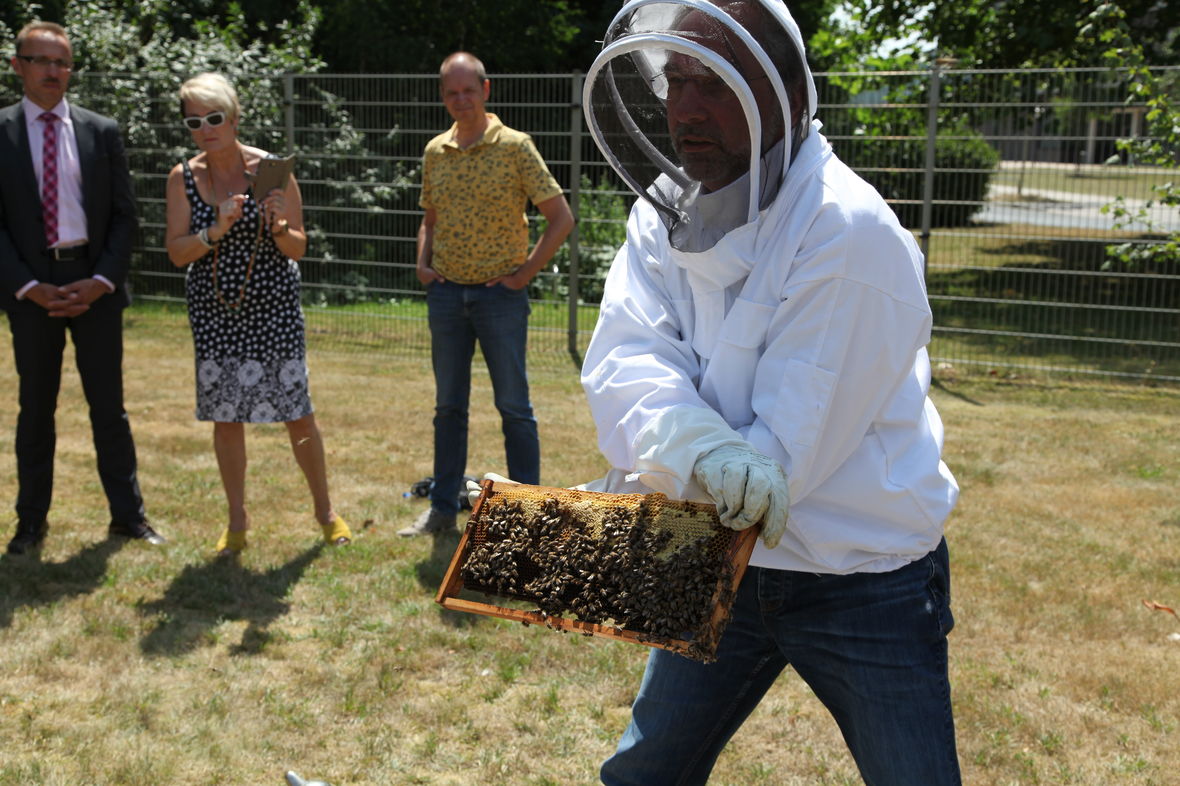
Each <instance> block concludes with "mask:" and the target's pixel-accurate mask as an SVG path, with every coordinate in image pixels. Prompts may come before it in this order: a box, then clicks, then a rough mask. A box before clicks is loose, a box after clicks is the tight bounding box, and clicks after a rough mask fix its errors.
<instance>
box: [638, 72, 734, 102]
mask: <svg viewBox="0 0 1180 786" xmlns="http://www.w3.org/2000/svg"><path fill="white" fill-rule="evenodd" d="M689 84H691V85H692V86H693V87H695V88H696V91H697V93H698V94H699V95H700V96H701V98H703V99H705V100H706V101H713V102H720V101H725V100H726V99H730V98H733V97H734V93H733V90H731V89H730V87H729V85H727V84H726V83H725V82H724V81H723V80H722V79H721V78H720V77H718V76H715V75H713V73H712V72H708V73H707V74H699V75H692V76H686V75H684V74H682V73H679V72H675V71H665V72H664V73H662V74H656V75H655V76H654V77H653V78H652V79H651V80H649V85H650V86H651V89H652V92H653V93H655V94H656V97H657V98H659V99H661V100H671V101H678V100H679V99H680V95H681V94H682V93H683V92H684V89H685V88H686V87H687V86H688V85H689Z"/></svg>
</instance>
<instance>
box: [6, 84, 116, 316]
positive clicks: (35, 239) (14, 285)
mask: <svg viewBox="0 0 1180 786" xmlns="http://www.w3.org/2000/svg"><path fill="white" fill-rule="evenodd" d="M70 120H71V121H73V124H74V135H75V137H76V138H77V141H78V160H79V162H80V164H81V167H82V204H83V206H84V208H85V210H86V233H87V235H88V237H89V241H90V248H89V252H90V253H89V263H90V273H91V275H93V274H95V273H97V274H99V275H102V276H105V277H106V278H107V279H108V280H109V281H110V282H111V283H112V284H114V285H115V287H116V290H115V292H114V293H113V294H112V295H104V296H103V297H114V298H116V299H118V300H119V301H120V303H121V304H122V305H126V304H127V303H128V302H130V299H129V297H128V293H127V286H126V284H127V269H128V267H129V265H130V262H131V243H132V240H133V238H134V235H135V228H136V217H135V194H134V191H133V189H132V185H131V173H130V172H129V171H128V169H127V156H126V154H125V153H124V150H123V137H122V135H121V134H120V133H119V126H118V124H116V123H115V121H114V120H111V119H110V118H109V117H104V116H102V115H99V114H96V113H94V112H90V111H87V110H85V109H82V108H80V107H77V106H74V105H73V104H70ZM0 171H2V172H3V173H4V174H3V175H2V176H0V308H3V309H4V310H5V311H8V310H10V309H12V308H14V307H15V306H16V305H17V300H16V295H15V293H16V291H17V290H19V289H20V288H21V287H23V286H24V285H25V284H27V283H29V281H31V280H33V279H37V280H39V281H48V280H49V278H50V274H49V261H48V260H47V259H46V258H45V256H44V255H43V251H44V249H45V223H44V219H43V218H42V215H41V196H40V191H39V190H38V188H37V174H36V171H35V170H34V169H33V158H32V155H31V154H30V152H29V133H28V130H27V129H26V127H25V114H24V111H23V110H22V108H21V104H19V103H17V104H13V105H12V106H9V107H5V108H4V109H0Z"/></svg>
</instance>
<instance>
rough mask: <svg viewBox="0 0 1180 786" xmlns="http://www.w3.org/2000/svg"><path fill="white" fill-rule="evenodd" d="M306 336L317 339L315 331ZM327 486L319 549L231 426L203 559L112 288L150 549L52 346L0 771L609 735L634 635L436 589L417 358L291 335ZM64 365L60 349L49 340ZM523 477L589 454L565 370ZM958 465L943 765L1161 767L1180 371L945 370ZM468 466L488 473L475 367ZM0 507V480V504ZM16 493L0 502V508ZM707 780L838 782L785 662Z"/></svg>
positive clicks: (7, 436) (1152, 777) (345, 773)
mask: <svg viewBox="0 0 1180 786" xmlns="http://www.w3.org/2000/svg"><path fill="white" fill-rule="evenodd" d="M314 346H315V344H313V347H314ZM310 364H311V368H312V378H311V382H312V393H313V398H314V401H315V403H316V407H317V413H318V414H317V417H318V418H319V421H320V425H321V428H322V429H323V431H324V435H325V440H326V444H327V448H328V452H329V462H330V463H329V468H330V473H331V481H332V486H333V497H334V499H335V501H336V504H337V505H338V507H339V509H340V510H341V511H342V513H343V514H344V515H345V516H346V517H347V518H348V519H349V521H350V522H351V523H352V525H353V528H354V531H355V532H356V533H357V539H356V542H355V543H354V545H352V546H351V547H349V548H348V549H341V550H330V549H322V548H320V547H319V546H318V542H317V536H318V530H317V529H316V527H315V526H314V523H313V521H312V518H311V513H310V499H309V497H308V494H307V491H306V488H305V487H304V485H303V482H302V479H301V477H300V476H299V473H298V470H297V468H296V467H295V464H294V462H293V460H292V458H291V455H290V449H289V446H288V444H287V439H286V434H285V430H284V429H282V428H281V427H258V428H252V429H250V430H249V432H248V447H249V451H250V457H251V465H250V470H249V473H250V474H249V499H250V505H251V510H252V515H253V520H254V526H255V531H254V533H253V535H252V537H251V546H250V548H249V549H248V550H247V551H246V552H245V554H244V556H243V558H242V560H241V562H240V564H236V565H235V564H233V563H226V562H217V561H212V560H210V558H209V556H210V552H211V550H212V547H213V544H214V541H215V540H216V538H217V535H218V532H219V530H220V528H221V527H222V526H224V499H223V497H222V492H221V485H220V481H219V479H218V476H217V468H216V462H215V461H214V459H213V455H212V450H211V440H210V429H209V426H208V425H207V424H198V423H195V422H194V421H193V419H192V408H193V391H192V360H191V344H190V341H189V337H188V333H187V328H186V326H185V325H184V324H183V319H182V318H180V319H178V318H177V317H175V316H161V315H153V314H145V313H140V312H131V313H130V314H129V318H128V330H127V360H126V374H125V376H126V380H127V388H128V392H127V403H128V409H129V412H130V416H131V420H132V427H133V429H134V431H135V434H136V440H137V445H138V448H139V454H140V463H141V482H142V484H143V488H144V493H145V497H146V500H147V505H148V510H149V513H150V515H151V516H152V518H153V520H154V521H155V522H156V523H157V524H159V527H160V529H161V530H162V531H163V532H164V533H165V534H166V535H167V536H168V537H169V543H168V545H167V546H165V547H163V548H160V549H152V548H147V547H144V546H141V545H140V544H126V545H124V546H122V547H120V546H119V545H118V544H112V543H108V542H107V541H106V540H105V526H106V522H107V516H106V512H105V504H104V502H103V499H102V494H101V490H100V489H99V487H98V484H97V479H96V477H95V472H94V468H93V452H92V448H91V445H90V436H89V426H88V423H87V421H86V416H85V407H84V404H83V402H82V400H81V395H80V392H79V389H78V385H77V379H76V375H75V374H74V373H73V371H72V368H71V369H69V370H68V371H67V374H66V383H65V385H64V389H63V391H62V402H61V405H60V407H59V456H58V464H57V466H58V481H57V492H56V495H55V502H54V509H53V511H52V512H51V515H50V521H51V523H52V529H51V531H50V535H49V540H48V543H47V546H46V548H45V551H44V554H43V556H42V559H41V561H40V562H37V561H29V560H23V561H21V560H10V559H8V558H7V557H5V558H0V739H2V740H4V741H5V744H4V745H3V746H0V785H2V786H6V785H8V784H14V785H15V784H20V785H21V786H26V785H27V784H79V783H103V784H106V783H118V784H133V785H139V784H143V785H144V786H147V785H148V784H151V785H152V786H158V784H173V783H176V784H179V783H190V782H196V783H249V784H268V783H273V784H276V786H277V785H278V784H279V783H281V782H282V774H283V772H284V771H285V770H287V769H294V770H296V771H298V772H300V773H301V774H303V775H304V776H305V777H313V776H314V777H318V778H324V779H326V780H328V781H331V782H332V783H333V784H336V786H344V784H395V783H396V784H403V783H405V784H413V783H417V784H471V783H480V782H486V783H505V784H562V785H563V786H564V785H565V784H580V783H592V782H594V781H595V779H596V773H597V767H598V764H599V762H600V761H601V760H602V759H603V758H604V757H606V756H607V755H609V753H610V752H611V751H612V750H613V748H614V745H615V742H616V740H617V738H618V735H619V734H620V733H621V731H622V729H623V726H624V725H625V724H626V721H627V718H628V707H629V704H630V701H631V698H632V695H633V692H634V690H635V688H636V687H637V685H638V682H639V677H640V674H641V672H642V668H643V660H644V656H645V650H644V649H643V648H641V647H638V646H630V645H623V644H620V643H617V642H609V641H603V640H598V639H585V638H582V637H580V636H572V637H571V636H569V635H568V634H567V635H560V634H557V633H553V632H551V631H545V630H539V629H537V628H535V627H533V628H527V629H526V628H523V627H521V626H519V625H512V624H510V623H506V622H502V621H496V620H491V619H486V618H480V617H474V616H471V615H461V614H456V613H451V612H446V611H444V610H442V609H441V608H439V607H438V606H437V605H436V604H435V603H434V602H433V598H434V593H435V591H436V590H437V587H438V583H439V581H440V580H441V577H442V573H443V571H444V569H445V567H446V564H447V563H448V562H449V560H450V557H451V552H452V550H453V548H454V545H455V542H456V540H455V538H442V539H440V540H439V541H431V540H422V539H415V540H412V541H406V540H403V539H400V538H397V537H396V536H395V535H394V531H395V530H396V529H397V528H399V527H401V526H404V525H405V524H406V523H408V522H409V521H410V520H411V519H412V518H413V517H414V516H415V515H416V514H417V513H418V512H419V511H420V510H422V509H423V507H424V506H425V502H424V501H423V500H419V499H406V498H404V497H403V496H402V493H403V492H404V491H406V490H408V488H409V486H410V484H411V483H412V482H414V481H416V480H418V479H419V478H421V477H423V476H425V475H428V474H430V473H431V416H432V408H433V395H434V394H433V382H432V379H431V376H430V371H429V363H428V360H427V359H426V358H424V357H412V358H404V357H401V358H399V357H393V356H388V355H384V354H378V353H373V352H366V353H354V354H348V353H344V352H331V353H326V352H319V351H313V353H312V355H311V357H310ZM68 365H72V364H71V363H68ZM532 384H533V390H534V399H535V404H536V407H537V413H538V418H539V420H540V423H541V428H542V449H543V453H544V457H543V460H544V467H543V482H546V483H551V484H554V485H568V484H573V483H575V482H579V481H582V480H587V479H589V478H592V477H594V476H596V475H598V474H600V473H601V472H602V470H603V468H604V465H603V462H602V459H601V458H600V457H599V455H598V453H597V450H596V448H595V437H594V434H593V429H592V426H591V423H590V419H589V415H588V413H587V411H586V407H585V403H584V401H583V399H582V394H581V391H580V389H579V387H578V385H577V380H576V375H574V374H573V373H572V371H570V372H564V373H563V372H550V371H545V372H540V373H534V375H533V380H532ZM15 385H16V380H15V375H14V372H13V370H12V363H11V356H10V348H9V346H8V344H7V342H4V344H3V346H0V390H2V391H3V395H4V397H5V400H7V401H9V402H10V406H9V408H8V409H7V410H6V411H7V412H9V413H10V414H9V418H8V422H7V423H6V424H4V426H3V429H0V501H2V500H9V501H11V500H12V499H14V498H15V493H16V489H15V482H14V480H13V475H14V467H13V455H12V422H13V419H14V418H15V404H14V402H15V400H16V393H15ZM936 401H937V403H938V406H939V408H940V411H941V412H942V415H943V418H944V420H945V421H946V425H947V444H946V458H947V461H948V463H949V464H950V466H951V467H952V469H953V470H954V471H955V472H956V474H957V476H958V477H959V479H960V482H961V484H962V487H963V495H962V499H961V502H960V505H959V508H958V510H957V511H956V512H955V514H954V516H953V518H952V520H951V522H950V525H949V529H948V541H949V543H950V547H951V560H952V571H953V584H954V587H953V592H954V611H955V614H956V618H957V623H958V624H957V627H956V630H955V632H954V633H953V634H952V636H951V657H952V678H953V681H954V690H955V693H954V696H955V703H956V719H957V723H958V728H959V744H960V755H961V759H962V762H963V767H964V776H965V782H967V783H972V784H992V783H995V784H1000V783H1003V784H1016V783H1019V784H1033V783H1038V784H1044V783H1061V784H1066V783H1068V784H1093V785H1094V786H1098V785H1099V784H1102V785H1103V786H1105V784H1115V783H1137V784H1166V783H1168V782H1169V781H1170V779H1172V778H1173V776H1169V775H1168V774H1167V773H1169V772H1172V773H1175V772H1178V771H1180V752H1177V748H1178V746H1177V744H1176V743H1177V736H1178V730H1177V724H1178V723H1180V691H1177V687H1178V683H1180V680H1178V678H1177V677H1176V676H1175V671H1174V667H1175V664H1176V663H1177V662H1178V660H1177V659H1178V658H1180V642H1177V641H1174V640H1172V639H1171V638H1169V637H1170V636H1171V635H1172V634H1175V633H1180V623H1178V622H1177V620H1176V619H1175V618H1174V617H1172V616H1170V615H1167V614H1164V613H1160V612H1157V611H1152V610H1150V609H1147V608H1146V607H1144V606H1143V605H1142V603H1141V601H1142V600H1143V599H1144V598H1149V599H1152V600H1156V601H1159V602H1160V603H1164V604H1167V605H1170V606H1173V607H1180V581H1177V579H1178V577H1180V498H1178V496H1177V494H1176V492H1175V489H1176V487H1177V485H1178V483H1180V440H1178V439H1177V434H1178V433H1180V394H1178V393H1177V392H1176V391H1166V390H1165V391H1160V390H1154V391H1153V390H1145V389H1140V388H1116V387H1100V386H1073V387H1070V386H1064V385H1062V386H1058V387H1050V386H1034V385H1014V384H1004V383H1001V382H997V381H981V380H966V379H964V380H957V381H956V380H952V381H949V382H947V383H946V384H945V386H944V388H942V389H940V390H938V391H936ZM471 428H472V439H471V450H470V460H469V467H470V471H471V472H473V473H474V474H478V473H482V472H486V471H499V472H503V471H504V468H503V448H502V437H501V436H500V431H499V421H498V417H497V416H496V414H495V410H494V408H493V407H492V404H491V395H490V389H489V385H488V382H487V378H486V375H482V374H478V373H477V375H476V390H475V393H474V397H473V412H472V424H471ZM5 504H8V503H5ZM11 519H12V517H11V515H10V516H9V517H7V519H6V521H7V522H11ZM713 782H714V783H718V784H735V783H740V784H801V785H803V784H806V785H807V786H812V785H813V784H845V783H856V782H858V777H857V775H856V772H855V768H854V767H853V765H852V763H851V760H850V759H849V757H848V755H847V753H846V751H845V749H844V746H843V743H842V741H841V740H840V738H839V735H838V732H837V730H836V728H835V725H834V723H833V722H832V720H831V719H830V717H829V716H828V715H827V713H826V712H825V710H824V709H823V708H822V707H821V706H820V705H819V704H818V702H817V701H816V700H815V698H814V697H813V696H812V695H811V694H810V693H809V692H808V691H807V690H806V688H805V687H804V686H803V685H802V684H801V683H800V681H799V680H798V679H797V678H795V677H794V676H793V675H791V674H786V675H784V676H783V677H782V679H780V681H779V683H778V684H777V685H776V686H775V688H774V689H773V690H772V691H771V693H770V694H769V695H768V697H767V699H766V700H765V701H764V702H763V704H762V705H761V706H760V707H759V708H758V710H757V711H756V712H755V713H754V715H753V716H752V717H751V719H750V720H749V721H748V722H747V724H746V725H745V726H744V727H743V729H742V730H741V731H740V732H739V734H738V735H737V737H736V738H735V739H734V740H733V742H732V743H731V745H730V746H729V748H728V749H727V750H726V751H725V753H724V754H723V755H722V757H721V761H720V763H719V765H718V768H717V771H716V774H715V777H714V779H713Z"/></svg>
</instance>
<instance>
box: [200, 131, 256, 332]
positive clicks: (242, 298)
mask: <svg viewBox="0 0 1180 786" xmlns="http://www.w3.org/2000/svg"><path fill="white" fill-rule="evenodd" d="M206 166H208V165H206ZM242 171H243V172H246V171H248V170H247V169H246V154H245V153H244V152H243V153H242ZM209 185H210V186H212V188H213V198H214V200H215V201H216V199H217V182H216V181H215V180H214V178H213V167H211V166H210V167H209ZM230 196H233V192H230ZM219 204H220V203H219ZM216 209H217V208H216V207H214V210H216ZM257 223H258V230H257V231H256V232H255V234H254V248H253V249H252V250H251V251H250V261H249V262H248V263H247V264H246V278H245V279H243V280H242V286H241V288H240V289H239V290H238V297H237V300H235V301H234V302H233V303H232V304H231V303H228V302H226V299H225V297H224V296H222V294H221V287H219V286H218V285H217V252H218V251H219V250H220V249H221V241H218V242H217V243H215V244H214V245H213V294H215V295H216V296H217V302H219V303H221V305H223V306H225V307H226V308H228V309H229V310H230V311H237V310H238V309H239V308H241V307H242V304H243V303H245V302H246V285H247V284H249V283H250V276H251V274H253V272H254V257H255V256H256V255H257V254H258V246H259V244H260V243H261V242H262V214H261V212H259V215H258V222H257ZM222 239H223V240H224V238H222Z"/></svg>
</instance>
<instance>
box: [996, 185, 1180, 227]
mask: <svg viewBox="0 0 1180 786" xmlns="http://www.w3.org/2000/svg"><path fill="white" fill-rule="evenodd" d="M988 194H989V199H988V202H987V204H986V205H984V206H983V208H982V209H980V211H979V212H978V213H976V214H975V216H974V218H973V220H974V221H976V222H978V223H987V224H1033V225H1036V226H1050V227H1063V228H1067V229H1102V230H1113V229H1114V228H1115V226H1114V217H1113V216H1110V215H1107V214H1105V213H1103V212H1102V209H1101V208H1102V206H1103V205H1105V204H1107V203H1109V202H1110V201H1111V199H1110V197H1106V196H1098V195H1095V194H1077V193H1073V192H1070V191H1047V190H1044V189H1037V188H1026V189H1024V198H1023V199H1021V200H1017V199H1016V188H1015V187H1013V186H991V188H990V189H989V191H988ZM1143 204H1144V200H1142V199H1128V200H1126V206H1127V207H1128V208H1129V209H1131V210H1137V209H1138V208H1139V207H1140V206H1141V205H1143ZM1148 215H1149V216H1150V219H1151V221H1152V222H1153V224H1154V231H1156V232H1180V210H1178V209H1176V208H1174V207H1167V206H1166V205H1160V204H1158V203H1157V204H1155V205H1153V206H1152V207H1151V208H1150V209H1149V210H1148ZM1124 229H1128V230H1138V231H1146V230H1148V229H1149V227H1148V226H1146V225H1145V224H1142V223H1139V222H1136V223H1133V224H1130V225H1128V226H1127V227H1124Z"/></svg>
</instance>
